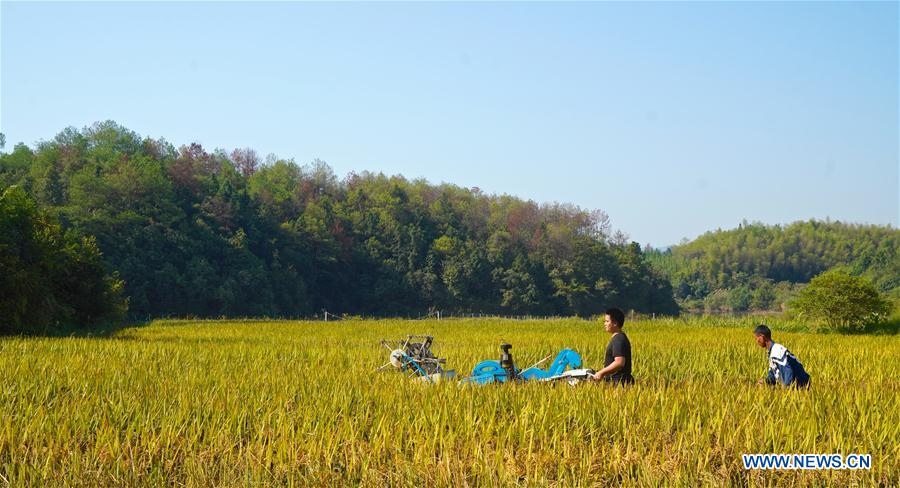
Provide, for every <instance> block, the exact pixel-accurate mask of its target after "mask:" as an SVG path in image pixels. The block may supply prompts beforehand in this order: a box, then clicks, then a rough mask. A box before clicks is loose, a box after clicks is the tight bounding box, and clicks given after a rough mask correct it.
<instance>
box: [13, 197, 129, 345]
mask: <svg viewBox="0 0 900 488" xmlns="http://www.w3.org/2000/svg"><path fill="white" fill-rule="evenodd" d="M122 287H123V283H122V281H120V280H118V279H117V278H116V277H115V276H114V275H110V274H108V273H107V272H106V270H105V269H104V267H103V265H102V263H101V262H100V251H99V250H98V248H97V246H96V243H95V241H94V239H93V238H90V237H80V236H78V235H76V234H75V233H73V232H64V231H63V230H62V228H61V227H60V225H59V224H58V223H57V222H56V221H55V219H53V218H52V217H50V216H49V215H47V213H46V212H42V211H41V210H39V209H38V208H37V205H36V204H35V203H34V201H33V200H31V199H30V198H29V197H28V196H27V195H26V194H25V192H24V191H23V190H22V189H20V188H18V187H16V186H13V187H10V188H7V189H5V190H4V191H3V193H2V194H0V317H3V320H2V322H0V333H22V332H24V333H35V332H39V333H45V332H51V331H53V330H54V329H59V328H90V327H92V326H95V325H98V324H101V323H103V322H107V321H111V320H115V319H118V318H121V317H122V316H123V315H124V313H125V311H126V308H127V302H126V301H125V300H124V299H123V298H122Z"/></svg>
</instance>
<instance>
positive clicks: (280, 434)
mask: <svg viewBox="0 0 900 488" xmlns="http://www.w3.org/2000/svg"><path fill="white" fill-rule="evenodd" d="M722 320H723V321H727V319H722ZM722 325H729V324H724V323H723V324H722ZM731 325H733V324H731ZM773 329H774V338H775V340H776V341H778V342H781V343H784V344H785V345H787V346H788V348H789V349H790V350H791V351H792V352H794V353H795V354H796V355H797V356H798V357H799V359H800V360H801V361H802V362H803V363H804V365H805V366H806V369H807V370H808V371H809V372H810V374H811V376H812V385H813V386H812V389H811V390H810V391H789V390H782V389H770V388H765V387H758V386H756V385H755V381H756V379H758V378H760V377H762V376H763V375H764V373H765V370H766V358H765V351H764V350H762V349H760V348H759V347H758V346H756V344H755V343H754V341H753V338H752V334H751V329H748V328H746V327H710V326H706V325H700V324H697V323H692V322H690V321H688V322H684V321H677V320H657V321H643V322H628V323H626V325H625V332H626V333H627V334H628V335H629V337H630V339H631V342H632V348H633V354H634V375H635V377H636V379H637V384H636V385H635V386H634V387H631V388H611V387H607V386H604V385H597V384H582V385H578V386H577V387H570V386H567V385H556V386H554V385H548V384H518V385H499V386H498V385H488V386H480V387H476V386H467V387H460V386H459V385H457V384H456V383H455V382H444V383H440V384H437V385H427V384H423V383H421V382H417V381H412V380H408V379H406V378H405V377H404V375H403V374H401V373H395V372H386V373H374V372H373V370H374V369H375V368H376V367H378V366H380V365H381V364H383V363H384V362H385V361H386V359H387V351H386V350H385V349H384V348H382V347H380V346H379V345H378V341H379V340H380V339H382V338H386V339H398V338H402V337H403V336H405V335H406V334H414V333H415V334H431V335H434V336H435V351H436V352H437V353H438V354H439V355H440V356H442V357H446V358H447V360H448V366H449V367H451V368H454V369H456V370H457V371H458V372H460V373H461V374H465V373H466V372H467V371H468V370H469V369H471V367H472V366H474V364H475V363H476V362H478V361H479V360H482V359H496V358H497V356H498V355H499V352H500V351H499V349H498V344H500V343H501V342H504V341H505V342H509V343H511V344H513V351H512V352H513V354H514V356H515V359H516V361H517V363H518V364H519V365H520V366H527V365H529V364H531V363H533V362H535V361H537V360H538V359H540V358H542V357H544V356H546V355H549V354H555V353H556V352H557V351H559V350H560V349H561V348H563V347H571V348H574V349H575V350H577V351H578V352H579V353H581V355H582V357H583V358H584V360H585V363H586V366H588V367H595V368H597V369H599V367H600V366H602V360H603V352H604V350H605V346H606V343H607V341H608V335H607V334H606V333H605V332H603V329H602V324H600V323H599V322H596V321H593V322H592V321H581V320H558V321H513V320H443V321H436V320H427V321H400V320H384V321H363V320H347V321H339V322H328V323H322V322H246V321H244V322H229V321H202V322H189V321H179V322H154V323H152V324H150V325H148V326H144V327H134V328H128V329H123V330H121V331H119V332H117V333H116V334H114V335H113V336H111V337H103V338H74V337H73V338H18V337H7V338H0V375H2V378H3V379H2V387H0V388H2V389H0V412H2V418H0V486H14V487H19V486H67V485H71V486H97V485H102V486H163V485H177V486H222V485H226V486H233V485H242V486H243V485H253V486H261V485H279V486H305V485H316V486H336V485H348V484H350V485H358V484H362V485H366V486H382V485H397V486H432V485H438V486H450V485H452V486H466V485H472V486H483V485H507V486H508V485H522V486H535V485H537V486H547V485H550V486H552V485H558V486H588V485H596V484H601V485H602V484H616V485H618V484H628V485H634V484H638V485H658V484H670V485H671V484H674V485H690V486H695V485H698V484H699V485H715V486H722V485H770V486H774V485H778V486H790V485H806V484H817V485H822V484H831V485H840V486H845V485H847V484H861V485H895V486H896V485H897V482H898V480H900V442H898V439H900V399H898V398H900V395H898V392H900V380H898V378H900V339H898V337H897V336H890V335H887V336H848V335H838V334H827V335H826V334H809V333H800V332H794V333H787V332H780V331H779V329H778V327H777V326H776V327H773ZM742 453H798V454H801V453H822V454H826V453H840V454H851V453H864V454H871V456H872V469H871V470H862V471H850V470H833V471H827V470H826V471H745V470H744V469H743V466H742V464H741V458H740V455H741V454H742Z"/></svg>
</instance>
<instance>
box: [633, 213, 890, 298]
mask: <svg viewBox="0 0 900 488" xmlns="http://www.w3.org/2000/svg"><path fill="white" fill-rule="evenodd" d="M898 248H900V230H897V229H894V228H893V227H890V226H877V225H858V224H845V223H841V222H831V221H824V222H823V221H816V220H810V221H807V222H795V223H793V224H790V225H787V226H780V225H764V224H760V223H752V224H747V223H743V224H742V225H740V226H739V227H738V228H737V229H732V230H724V231H723V230H717V231H713V232H707V233H706V234H704V235H702V236H700V237H698V238H697V239H695V240H693V241H691V242H688V243H686V244H682V245H678V246H673V247H672V248H671V249H669V250H668V251H662V252H661V251H650V252H647V253H646V255H647V258H648V260H649V261H650V262H651V263H652V265H653V267H654V268H656V269H657V270H659V271H660V272H661V273H663V274H664V275H665V276H667V277H668V278H669V280H670V281H671V282H672V287H673V291H674V294H675V298H676V300H678V301H679V303H681V304H682V305H683V306H684V307H686V308H692V309H697V308H705V309H707V310H711V311H712V310H732V311H742V310H753V309H755V310H772V309H780V308H781V305H782V304H783V303H784V302H785V301H786V300H787V299H789V298H790V297H791V296H792V295H793V293H794V292H795V291H796V290H797V288H798V286H802V284H804V283H807V282H809V280H810V279H811V278H812V277H814V276H816V275H817V274H819V273H821V272H823V271H826V270H829V269H833V268H842V269H844V270H846V271H848V272H849V273H851V274H854V275H861V276H865V277H867V278H869V279H870V280H872V282H873V283H874V284H875V286H876V287H878V288H879V289H880V290H881V291H883V292H886V293H888V294H889V295H891V296H893V297H894V298H898V297H900V253H898Z"/></svg>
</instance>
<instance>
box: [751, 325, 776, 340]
mask: <svg viewBox="0 0 900 488" xmlns="http://www.w3.org/2000/svg"><path fill="white" fill-rule="evenodd" d="M753 333H754V334H756V335H761V336H764V337H765V338H766V339H769V340H772V331H771V330H770V329H769V328H768V327H766V326H765V324H759V325H757V326H756V328H755V329H753Z"/></svg>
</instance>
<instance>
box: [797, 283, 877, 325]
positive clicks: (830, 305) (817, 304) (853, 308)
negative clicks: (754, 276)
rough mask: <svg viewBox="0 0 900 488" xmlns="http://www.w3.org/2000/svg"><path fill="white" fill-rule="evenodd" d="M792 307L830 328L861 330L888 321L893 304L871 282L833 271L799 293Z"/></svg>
mask: <svg viewBox="0 0 900 488" xmlns="http://www.w3.org/2000/svg"><path fill="white" fill-rule="evenodd" d="M791 305H792V308H794V309H795V310H796V311H797V312H799V313H801V314H803V315H805V316H806V317H808V318H810V319H813V320H820V321H822V322H824V323H825V324H826V326H827V327H828V328H829V329H851V330H853V329H855V330H861V329H863V328H865V326H866V325H867V324H871V323H876V322H880V321H882V320H884V319H885V318H887V316H888V314H889V313H890V311H891V303H890V302H889V301H888V300H887V299H886V298H885V297H883V296H882V295H881V293H879V292H878V290H877V289H876V288H875V286H874V285H873V284H872V283H871V282H870V281H869V280H867V279H865V278H863V277H859V276H851V275H849V274H846V273H843V272H840V271H829V272H826V273H823V274H820V275H819V276H816V277H815V278H813V279H812V281H810V283H809V286H807V287H806V288H804V289H803V290H801V291H800V293H798V294H797V298H796V299H795V300H794V301H793V302H792V304H791Z"/></svg>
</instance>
